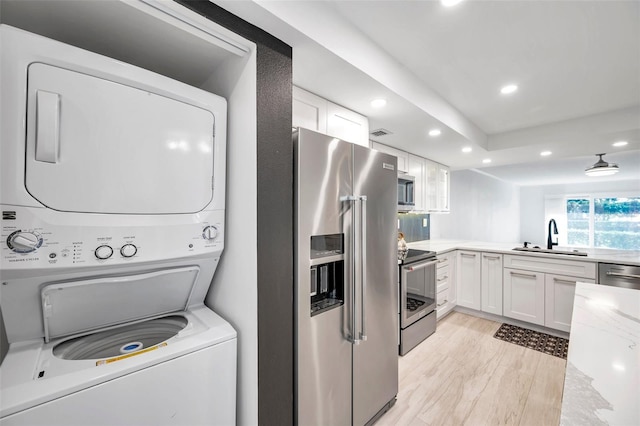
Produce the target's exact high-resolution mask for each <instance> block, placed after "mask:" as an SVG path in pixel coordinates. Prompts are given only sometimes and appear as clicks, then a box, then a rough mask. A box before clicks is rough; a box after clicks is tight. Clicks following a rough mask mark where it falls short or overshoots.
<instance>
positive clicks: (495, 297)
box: [481, 253, 502, 315]
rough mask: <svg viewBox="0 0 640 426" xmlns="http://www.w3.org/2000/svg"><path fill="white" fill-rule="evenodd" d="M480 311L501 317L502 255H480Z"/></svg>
mask: <svg viewBox="0 0 640 426" xmlns="http://www.w3.org/2000/svg"><path fill="white" fill-rule="evenodd" d="M481 287H482V297H481V300H482V310H483V311H484V312H489V313H492V314H496V315H502V255H501V254H495V253H482V284H481Z"/></svg>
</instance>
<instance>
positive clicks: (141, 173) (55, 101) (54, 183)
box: [25, 63, 215, 214]
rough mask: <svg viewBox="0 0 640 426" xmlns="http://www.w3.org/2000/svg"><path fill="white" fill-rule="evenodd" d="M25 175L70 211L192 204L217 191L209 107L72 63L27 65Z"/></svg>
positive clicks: (187, 207) (178, 209) (35, 190)
mask: <svg viewBox="0 0 640 426" xmlns="http://www.w3.org/2000/svg"><path fill="white" fill-rule="evenodd" d="M27 102H28V103H27V105H28V106H27V153H26V167H25V173H26V176H25V184H26V187H27V190H28V191H29V193H30V194H31V195H32V196H33V197H34V198H36V199H37V200H38V201H40V202H41V203H42V204H44V205H45V206H47V207H49V208H52V209H55V210H61V211H68V212H88V213H123V214H167V213H195V212H198V211H201V210H203V209H204V208H206V207H207V205H208V204H209V203H210V202H211V200H212V197H213V155H214V141H213V138H214V124H215V123H214V120H215V117H214V116H213V114H212V113H211V112H210V111H208V110H205V109H203V108H199V107H196V106H193V105H189V104H186V103H184V102H180V101H176V100H174V99H170V98H167V97H164V96H160V95H158V94H154V93H150V92H148V91H145V90H140V89H138V88H133V87H129V86H126V85H124V84H120V83H115V82H112V81H108V80H104V79H100V78H97V77H93V76H89V75H86V74H82V73H79V72H75V71H69V70H66V69H62V68H58V67H53V66H49V65H45V64H40V63H34V64H31V65H30V66H29V71H28V101H27Z"/></svg>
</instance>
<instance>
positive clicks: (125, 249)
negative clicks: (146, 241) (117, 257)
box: [120, 244, 138, 257]
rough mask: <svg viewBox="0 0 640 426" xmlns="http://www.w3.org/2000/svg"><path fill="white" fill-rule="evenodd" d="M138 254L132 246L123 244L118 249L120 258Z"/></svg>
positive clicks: (136, 248)
mask: <svg viewBox="0 0 640 426" xmlns="http://www.w3.org/2000/svg"><path fill="white" fill-rule="evenodd" d="M137 252H138V247H136V246H134V245H133V244H125V245H123V246H122V247H120V254H121V255H122V257H133V256H134V255H135V254H136V253H137Z"/></svg>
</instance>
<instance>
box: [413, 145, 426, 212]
mask: <svg viewBox="0 0 640 426" xmlns="http://www.w3.org/2000/svg"><path fill="white" fill-rule="evenodd" d="M408 162H409V171H408V174H409V175H410V176H413V177H415V178H416V180H415V182H414V192H415V194H414V201H415V203H416V206H415V210H417V211H426V210H427V186H426V170H425V169H426V165H427V160H426V159H424V158H422V157H418V156H417V155H413V154H409V155H408Z"/></svg>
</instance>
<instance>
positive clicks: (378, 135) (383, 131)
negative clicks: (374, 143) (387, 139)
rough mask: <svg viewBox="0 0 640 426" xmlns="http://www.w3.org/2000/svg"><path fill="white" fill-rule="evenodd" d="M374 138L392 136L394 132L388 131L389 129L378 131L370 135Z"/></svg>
mask: <svg viewBox="0 0 640 426" xmlns="http://www.w3.org/2000/svg"><path fill="white" fill-rule="evenodd" d="M370 134H371V135H372V136H376V137H380V136H386V135H392V134H393V132H390V131H388V130H387V129H376V130H374V131H372V132H371V133H370Z"/></svg>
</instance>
